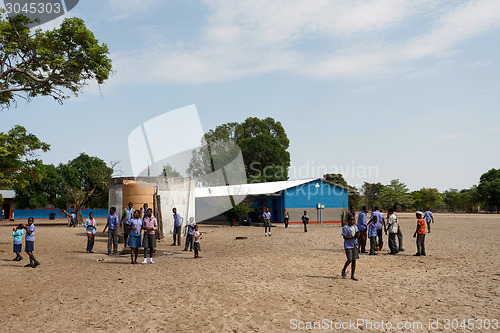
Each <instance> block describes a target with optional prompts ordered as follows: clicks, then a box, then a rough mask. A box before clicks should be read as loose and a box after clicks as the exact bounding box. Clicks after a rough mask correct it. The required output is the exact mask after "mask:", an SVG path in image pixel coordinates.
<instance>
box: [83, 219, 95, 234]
mask: <svg viewBox="0 0 500 333" xmlns="http://www.w3.org/2000/svg"><path fill="white" fill-rule="evenodd" d="M83 226H84V227H85V228H87V235H95V228H96V223H95V219H92V220H91V219H90V218H88V219H86V220H85V224H84V225H83Z"/></svg>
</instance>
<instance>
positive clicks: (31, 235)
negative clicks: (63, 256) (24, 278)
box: [24, 217, 40, 268]
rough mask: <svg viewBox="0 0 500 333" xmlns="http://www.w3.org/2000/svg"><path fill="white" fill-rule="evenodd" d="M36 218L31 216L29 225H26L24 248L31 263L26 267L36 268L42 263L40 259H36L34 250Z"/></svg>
mask: <svg viewBox="0 0 500 333" xmlns="http://www.w3.org/2000/svg"><path fill="white" fill-rule="evenodd" d="M34 223H35V219H34V218H32V217H30V218H28V226H27V227H26V226H24V229H25V230H26V237H25V245H24V250H25V251H26V253H27V254H28V256H29V257H30V263H29V264H27V265H26V266H24V267H33V268H36V267H37V266H39V265H40V263H39V262H38V260H36V259H35V256H34V255H33V251H35V224H34Z"/></svg>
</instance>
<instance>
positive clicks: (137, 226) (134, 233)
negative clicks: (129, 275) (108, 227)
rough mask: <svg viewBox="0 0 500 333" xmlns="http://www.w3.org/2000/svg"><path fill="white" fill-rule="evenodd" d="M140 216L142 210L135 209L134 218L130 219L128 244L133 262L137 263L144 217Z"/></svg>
mask: <svg viewBox="0 0 500 333" xmlns="http://www.w3.org/2000/svg"><path fill="white" fill-rule="evenodd" d="M139 216H140V212H139V211H138V210H135V211H134V218H133V219H131V220H130V224H129V229H130V232H129V238H128V246H129V247H130V260H131V262H130V263H131V264H137V254H138V253H139V248H140V247H141V229H142V219H141V218H140V217H139Z"/></svg>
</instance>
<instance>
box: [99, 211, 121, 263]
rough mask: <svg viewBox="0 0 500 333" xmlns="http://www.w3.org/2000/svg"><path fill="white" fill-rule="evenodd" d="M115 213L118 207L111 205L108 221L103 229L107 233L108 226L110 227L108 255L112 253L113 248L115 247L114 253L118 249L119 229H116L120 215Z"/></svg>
mask: <svg viewBox="0 0 500 333" xmlns="http://www.w3.org/2000/svg"><path fill="white" fill-rule="evenodd" d="M115 213H116V208H115V207H111V208H110V209H109V215H108V222H107V223H106V226H105V227H104V230H103V231H102V232H103V233H105V232H106V228H108V255H110V254H111V248H112V249H113V254H114V253H116V252H117V250H118V231H117V230H116V228H117V226H118V216H117V215H116V214H115Z"/></svg>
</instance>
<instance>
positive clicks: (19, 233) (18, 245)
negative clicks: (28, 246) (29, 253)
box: [12, 223, 24, 261]
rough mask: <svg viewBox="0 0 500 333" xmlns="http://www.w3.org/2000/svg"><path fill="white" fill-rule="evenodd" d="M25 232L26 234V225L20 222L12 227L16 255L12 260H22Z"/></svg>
mask: <svg viewBox="0 0 500 333" xmlns="http://www.w3.org/2000/svg"><path fill="white" fill-rule="evenodd" d="M23 234H24V225H23V224H22V223H19V225H18V226H17V227H12V237H14V253H15V254H16V257H15V258H14V259H12V260H14V261H21V260H23V257H21V251H22V250H23Z"/></svg>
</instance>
